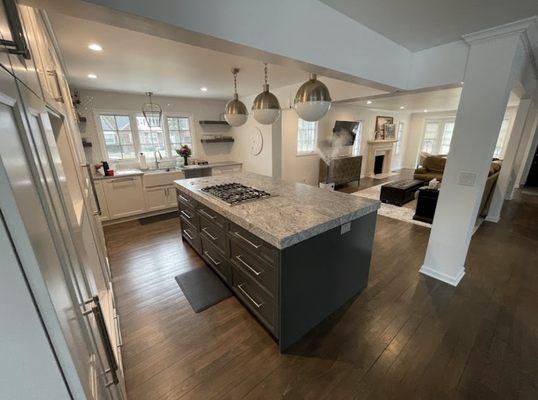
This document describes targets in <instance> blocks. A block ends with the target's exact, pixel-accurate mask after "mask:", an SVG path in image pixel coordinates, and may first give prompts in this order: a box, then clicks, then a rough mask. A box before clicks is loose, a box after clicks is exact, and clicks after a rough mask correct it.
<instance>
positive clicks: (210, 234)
mask: <svg viewBox="0 0 538 400" xmlns="http://www.w3.org/2000/svg"><path fill="white" fill-rule="evenodd" d="M200 236H202V237H205V238H206V239H207V240H208V241H210V242H211V243H212V244H213V245H215V246H216V247H217V248H218V249H219V250H220V251H221V252H222V253H223V254H226V255H227V254H228V252H227V251H226V250H227V249H226V234H225V233H224V230H222V229H221V228H219V227H218V226H217V225H215V224H213V223H211V222H209V220H208V219H207V218H205V217H200Z"/></svg>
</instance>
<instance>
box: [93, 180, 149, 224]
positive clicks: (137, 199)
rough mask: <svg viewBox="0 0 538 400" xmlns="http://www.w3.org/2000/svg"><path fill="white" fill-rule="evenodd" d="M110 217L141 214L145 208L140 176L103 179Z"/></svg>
mask: <svg viewBox="0 0 538 400" xmlns="http://www.w3.org/2000/svg"><path fill="white" fill-rule="evenodd" d="M103 188H104V192H105V196H106V203H107V208H108V213H109V217H110V219H114V218H122V217H128V216H131V215H135V214H141V213H143V212H145V210H146V204H145V201H144V196H142V193H143V192H142V178H141V177H140V176H129V177H122V178H111V179H104V180H103Z"/></svg>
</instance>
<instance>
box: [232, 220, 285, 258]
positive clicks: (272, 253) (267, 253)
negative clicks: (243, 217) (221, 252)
mask: <svg viewBox="0 0 538 400" xmlns="http://www.w3.org/2000/svg"><path fill="white" fill-rule="evenodd" d="M229 235H230V237H232V238H234V239H236V240H237V241H238V242H239V243H241V244H242V245H244V247H245V248H247V249H248V250H250V251H251V253H253V254H254V255H256V256H258V257H260V258H261V259H262V260H264V261H267V262H269V263H271V264H273V265H276V263H277V259H278V250H277V249H276V248H275V247H273V246H271V245H270V244H268V243H266V242H264V241H263V240H261V239H260V238H259V237H257V236H255V235H253V234H252V233H250V232H248V231H247V230H245V229H243V228H241V227H240V226H238V225H236V224H234V223H232V222H230V230H229Z"/></svg>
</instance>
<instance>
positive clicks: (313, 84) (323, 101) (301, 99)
mask: <svg viewBox="0 0 538 400" xmlns="http://www.w3.org/2000/svg"><path fill="white" fill-rule="evenodd" d="M293 106H294V107H295V111H297V115H299V117H300V118H301V119H303V120H305V121H319V120H320V119H321V118H323V116H324V115H325V114H327V111H329V109H330V108H331V95H330V94H329V89H327V86H325V85H324V84H323V82H320V81H318V79H317V77H316V74H310V79H309V80H308V81H306V82H305V83H303V84H302V85H301V87H300V88H299V90H298V91H297V94H296V95H295V99H294V101H293Z"/></svg>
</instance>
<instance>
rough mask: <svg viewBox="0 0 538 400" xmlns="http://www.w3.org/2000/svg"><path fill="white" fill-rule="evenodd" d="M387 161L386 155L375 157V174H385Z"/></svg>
mask: <svg viewBox="0 0 538 400" xmlns="http://www.w3.org/2000/svg"><path fill="white" fill-rule="evenodd" d="M384 159H385V155H384V154H380V155H377V156H375V161H374V174H380V173H382V172H383V160H384Z"/></svg>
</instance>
